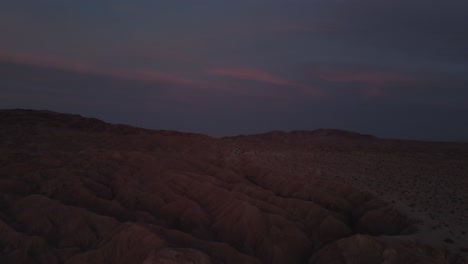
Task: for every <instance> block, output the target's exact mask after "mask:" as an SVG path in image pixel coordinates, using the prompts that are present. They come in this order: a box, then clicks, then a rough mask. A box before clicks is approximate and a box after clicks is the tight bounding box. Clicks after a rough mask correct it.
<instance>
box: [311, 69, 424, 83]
mask: <svg viewBox="0 0 468 264" xmlns="http://www.w3.org/2000/svg"><path fill="white" fill-rule="evenodd" d="M309 74H311V75H312V77H313V78H315V79H318V80H320V81H325V82H333V83H349V84H371V85H378V86H382V85H388V84H395V83H409V82H415V81H418V80H419V78H417V76H415V75H412V74H408V73H403V72H399V71H390V70H373V69H363V68H359V67H340V66H336V67H325V68H321V67H313V68H312V69H310V70H309Z"/></svg>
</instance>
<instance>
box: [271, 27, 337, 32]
mask: <svg viewBox="0 0 468 264" xmlns="http://www.w3.org/2000/svg"><path fill="white" fill-rule="evenodd" d="M271 29H272V30H273V31H276V32H316V33H317V32H330V31H333V30H334V29H333V28H332V27H327V26H307V25H284V26H276V27H272V28H271Z"/></svg>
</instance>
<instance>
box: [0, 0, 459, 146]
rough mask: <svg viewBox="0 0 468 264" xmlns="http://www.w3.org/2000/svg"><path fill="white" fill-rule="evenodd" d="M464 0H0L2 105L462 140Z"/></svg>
mask: <svg viewBox="0 0 468 264" xmlns="http://www.w3.org/2000/svg"><path fill="white" fill-rule="evenodd" d="M467 13H468V1H467V0H236V1H230V0H197V1H194V0H135V1H129V0H127V1H122V0H80V1H75V0H0V108H32V109H48V110H53V111H59V112H67V113H75V114H81V115H84V116H91V117H97V118H100V119H103V120H104V121H108V122H113V123H126V124H130V125H135V126H140V127H146V128H153V129H170V130H179V131H189V132H199V133H204V134H209V135H213V136H224V135H235V134H252V133H261V132H267V131H271V130H285V131H289V130H311V129H316V128H339V129H345V130H352V131H356V132H361V133H368V134H374V135H377V136H381V137H391V138H411V139H430V140H463V141H468V15H466V14H467Z"/></svg>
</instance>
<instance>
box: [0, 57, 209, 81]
mask: <svg viewBox="0 0 468 264" xmlns="http://www.w3.org/2000/svg"><path fill="white" fill-rule="evenodd" d="M0 60H2V61H8V62H12V63H18V64H26V65H33V66H37V67H45V68H51V69H56V70H64V71H69V72H74V73H80V74H91V75H99V76H105V77H111V78H116V79H122V80H131V81H138V82H149V83H167V84H175V85H185V86H205V87H207V88H210V87H212V86H213V84H211V83H209V82H207V81H202V80H196V79H191V78H186V77H181V76H178V75H171V74H167V73H161V72H157V71H150V70H122V69H103V68H99V67H96V66H93V65H91V64H86V63H79V62H78V63H73V62H65V61H64V60H63V59H59V58H54V57H50V56H38V55H34V54H27V53H12V52H1V51H0Z"/></svg>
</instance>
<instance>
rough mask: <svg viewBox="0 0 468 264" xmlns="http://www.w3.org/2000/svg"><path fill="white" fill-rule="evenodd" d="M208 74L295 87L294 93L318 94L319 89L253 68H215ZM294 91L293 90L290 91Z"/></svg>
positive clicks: (208, 71)
mask: <svg viewBox="0 0 468 264" xmlns="http://www.w3.org/2000/svg"><path fill="white" fill-rule="evenodd" d="M206 72H207V73H208V74H210V75H216V76H221V77H228V78H233V79H239V80H247V81H256V82H262V83H267V84H272V85H279V86H288V87H294V88H296V91H295V92H296V93H300V94H302V95H306V96H318V95H320V94H321V93H320V91H319V90H318V89H313V88H312V87H309V86H306V85H304V84H301V83H298V82H295V81H290V80H287V79H285V78H282V77H279V76H276V75H273V74H271V73H268V72H265V71H262V70H259V69H254V68H215V69H209V70H207V71H206ZM292 92H294V91H292Z"/></svg>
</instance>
